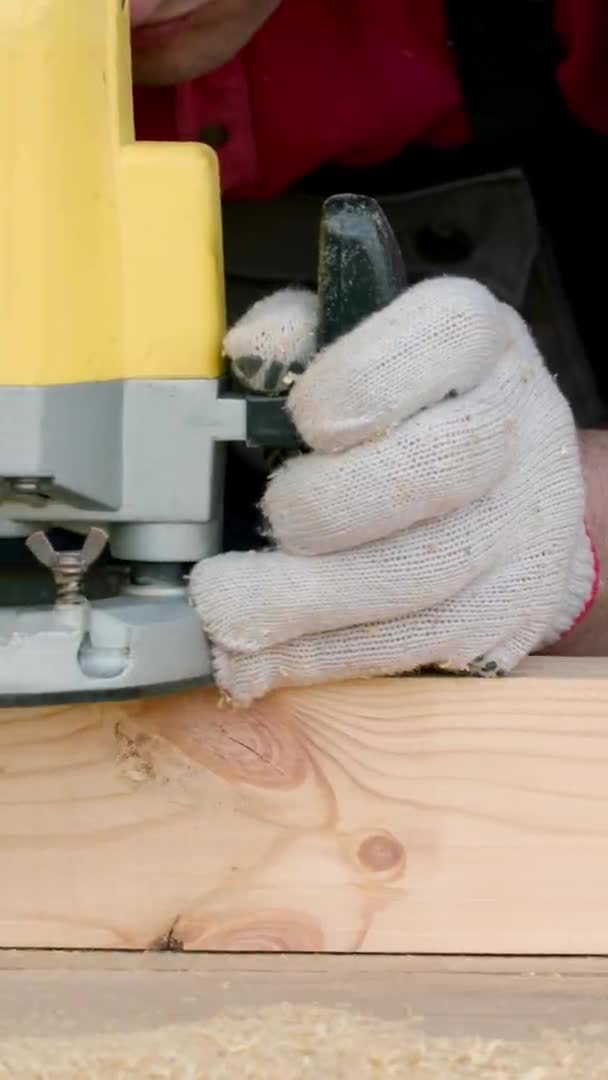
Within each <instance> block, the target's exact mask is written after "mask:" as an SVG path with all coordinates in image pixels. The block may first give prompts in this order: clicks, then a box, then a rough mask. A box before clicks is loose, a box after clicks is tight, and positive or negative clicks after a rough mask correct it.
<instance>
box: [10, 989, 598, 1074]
mask: <svg viewBox="0 0 608 1080" xmlns="http://www.w3.org/2000/svg"><path fill="white" fill-rule="evenodd" d="M0 1077H10V1078H11V1080H106V1078H107V1080H110V1078H113V1080H124V1078H131V1077H145V1078H154V1080H247V1078H248V1077H249V1078H253V1080H300V1078H302V1080H306V1078H310V1080H312V1078H314V1080H342V1078H343V1080H368V1078H369V1080H389V1078H396V1080H397V1078H398V1080H401V1078H404V1080H461V1078H465V1077H469V1078H470V1077H472V1078H475V1080H486V1078H487V1080H606V1078H608V1027H606V1028H605V1029H604V1028H602V1027H601V1026H598V1025H593V1026H591V1025H589V1026H588V1027H587V1028H583V1029H579V1030H578V1031H572V1032H562V1033H560V1032H545V1033H542V1034H539V1035H538V1036H537V1037H535V1038H533V1039H530V1040H529V1041H527V1042H510V1041H504V1040H501V1039H486V1038H484V1039H482V1038H475V1037H471V1036H467V1037H461V1038H440V1037H435V1036H429V1035H426V1034H425V1033H424V1030H423V1028H422V1027H421V1026H420V1025H418V1024H417V1023H416V1022H414V1021H412V1020H411V1019H408V1018H406V1019H404V1020H403V1021H382V1020H378V1019H376V1018H373V1017H371V1016H362V1015H357V1014H356V1013H353V1012H349V1011H342V1010H331V1009H317V1008H309V1007H307V1008H300V1007H295V1006H291V1005H282V1006H278V1007H274V1008H269V1009H263V1010H259V1011H241V1012H235V1013H222V1014H218V1015H217V1016H215V1017H214V1018H213V1019H211V1020H209V1021H206V1022H205V1023H201V1024H197V1025H188V1026H172V1027H166V1028H160V1029H158V1030H155V1031H150V1032H142V1033H139V1034H133V1035H124V1034H123V1035H101V1036H95V1037H88V1038H80V1039H74V1040H71V1041H67V1040H65V1039H61V1040H59V1039H41V1038H38V1039H37V1038H30V1039H12V1040H4V1041H1V1042H0Z"/></svg>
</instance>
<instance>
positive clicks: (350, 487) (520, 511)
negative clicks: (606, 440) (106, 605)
mask: <svg viewBox="0 0 608 1080" xmlns="http://www.w3.org/2000/svg"><path fill="white" fill-rule="evenodd" d="M315 318H316V307H315V303H314V298H311V297H310V295H307V294H305V293H303V294H300V295H299V297H298V294H297V293H294V292H293V291H290V292H287V293H283V294H277V295H276V296H274V297H271V298H269V299H268V300H265V301H262V302H261V303H260V304H258V305H256V307H255V308H254V309H252V311H251V312H249V313H248V315H247V316H246V317H245V318H244V320H242V322H241V323H240V324H237V326H235V327H234V328H233V330H232V331H231V332H230V334H229V335H228V338H227V342H226V347H227V350H228V352H229V354H230V355H231V356H232V357H233V363H234V365H235V367H236V369H237V370H239V365H240V363H241V361H245V363H244V367H245V368H247V358H250V357H251V356H253V355H257V356H261V357H263V358H265V360H266V363H265V364H264V365H263V367H262V368H260V366H259V365H258V366H257V367H256V371H255V372H254V371H250V376H251V378H252V379H253V380H256V379H257V381H258V386H259V385H260V377H261V373H262V376H263V368H267V367H268V364H269V363H270V362H271V360H272V359H274V358H278V359H279V360H281V361H282V362H283V363H285V360H286V358H287V359H289V357H290V355H291V353H290V343H294V350H293V351H295V352H297V359H298V363H299V364H300V366H303V364H304V362H305V360H307V359H308V357H307V356H306V349H307V348H308V350H309V351H310V349H311V348H312V342H313V340H314V325H313V324H314V320H315ZM307 343H308V344H307ZM249 366H250V367H251V365H249ZM253 366H254V367H255V366H256V365H253ZM275 376H276V372H275ZM275 376H273V377H275ZM288 407H289V409H290V411H291V413H292V416H293V418H294V420H295V423H296V424H297V427H298V428H299V430H300V432H301V433H302V436H303V438H304V440H305V441H306V443H307V444H308V446H309V447H311V449H312V451H314V452H312V453H310V454H303V455H299V456H298V457H296V458H293V459H291V460H289V461H287V462H286V463H285V464H284V465H283V466H282V467H281V468H280V469H279V471H278V472H277V473H276V474H275V475H274V476H273V477H272V478H271V480H270V482H269V484H268V487H267V491H266V494H265V497H264V500H263V511H264V514H265V516H266V518H267V520H268V522H269V525H270V528H271V530H272V536H273V539H274V543H275V544H276V550H271V551H265V552H250V553H228V554H224V555H220V556H218V557H216V558H212V559H209V560H207V561H205V562H203V563H201V564H199V565H198V566H197V567H196V568H195V569H194V571H193V573H192V577H191V595H192V598H193V601H194V603H195V605H196V607H197V609H198V611H199V612H200V615H201V619H202V621H203V624H204V628H205V630H206V632H207V634H208V635H209V637H210V639H211V642H212V645H213V655H214V662H215V668H216V676H217V681H218V684H219V685H220V687H222V688H223V690H224V691H225V692H226V693H227V694H228V695H229V696H230V697H231V698H232V699H233V700H235V701H236V702H240V703H244V704H245V703H248V702H250V701H252V700H253V699H255V698H257V697H260V696H262V695H263V694H265V693H266V692H267V691H269V690H270V689H272V688H274V687H278V686H287V685H306V684H312V683H318V682H322V681H329V680H337V679H345V678H350V677H361V676H372V675H380V674H385V675H390V674H396V673H405V672H409V671H412V670H415V669H417V668H419V667H421V666H425V665H431V664H432V665H439V666H441V667H442V668H446V669H451V670H457V671H466V672H471V673H476V674H492V675H497V674H502V673H506V672H508V671H510V670H511V669H512V668H513V667H514V666H515V665H516V664H517V663H518V662H519V661H520V660H521V659H522V658H523V657H524V656H526V655H527V654H528V653H530V652H533V651H537V650H539V649H540V648H541V647H543V646H547V645H548V644H549V643H552V642H554V641H555V640H556V639H557V638H558V637H560V636H561V635H562V634H563V633H564V632H565V631H567V630H568V629H569V628H570V627H571V626H572V625H573V624H574V623H575V622H576V621H577V619H579V618H580V617H581V615H582V613H584V611H585V610H586V608H587V607H588V606H589V605H590V603H591V601H592V598H593V595H594V590H596V587H597V578H598V567H597V559H596V557H595V553H594V550H593V547H592V545H591V542H590V540H589V538H588V536H587V533H586V529H585V522H584V488H583V479H582V473H581V466H580V463H579V455H578V445H577V437H576V431H575V426H574V421H573V418H572V415H571V411H570V408H569V406H568V404H567V402H566V400H565V398H564V397H563V396H562V394H561V392H560V390H559V389H558V387H557V385H556V384H555V382H554V380H553V378H552V377H551V376H550V375H549V373H548V371H547V370H546V368H545V366H544V364H543V361H542V358H541V356H540V355H539V353H538V351H537V349H536V347H535V345H534V343H533V341H532V339H531V337H530V334H529V333H528V331H527V329H526V326H525V325H524V323H523V322H522V320H521V319H520V317H519V316H518V315H517V313H516V312H515V311H514V310H513V309H511V308H509V307H507V306H505V305H503V304H501V303H499V302H498V301H497V300H496V299H495V298H494V297H493V296H492V295H491V293H490V292H488V291H487V290H486V289H485V288H484V287H483V286H481V285H479V284H477V283H475V282H473V281H468V280H461V279H458V278H439V279H435V280H431V281H427V282H424V283H422V284H420V285H417V286H415V287H414V288H411V289H410V290H409V291H407V292H406V293H405V294H403V295H402V296H400V297H399V298H398V299H397V300H395V301H394V302H393V303H392V304H391V305H390V306H389V307H388V308H386V309H384V310H383V311H381V312H380V313H378V314H376V315H374V316H372V317H371V318H370V319H368V320H367V321H366V322H364V323H363V324H362V325H360V326H359V327H357V328H356V329H355V330H354V331H352V332H350V333H349V334H347V335H345V336H344V337H343V338H341V339H340V340H339V341H337V342H336V343H335V344H333V345H332V346H330V347H329V348H327V349H326V350H324V351H323V352H322V353H321V354H319V355H318V356H317V357H315V358H314V359H313V360H312V362H311V363H310V366H308V367H307V368H306V370H305V372H304V374H302V375H301V376H299V377H298V378H297V379H296V381H295V384H294V386H293V389H292V390H291V393H290V396H289V399H288Z"/></svg>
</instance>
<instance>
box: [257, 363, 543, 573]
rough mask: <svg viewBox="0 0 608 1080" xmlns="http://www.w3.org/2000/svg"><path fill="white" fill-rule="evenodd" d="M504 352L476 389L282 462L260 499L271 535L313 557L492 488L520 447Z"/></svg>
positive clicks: (522, 390) (522, 387)
mask: <svg viewBox="0 0 608 1080" xmlns="http://www.w3.org/2000/svg"><path fill="white" fill-rule="evenodd" d="M524 380H525V375H524V374H523V373H522V370H521V367H520V365H519V363H518V358H517V357H516V356H513V355H511V353H510V352H507V353H506V354H505V355H504V356H503V357H502V359H501V360H500V361H499V363H498V364H497V366H496V367H495V369H494V371H493V372H492V374H491V375H490V376H489V378H488V379H486V380H485V382H484V383H482V384H481V385H480V386H478V387H476V388H475V389H474V390H471V391H470V392H469V393H468V394H465V395H463V396H462V397H458V398H453V399H450V400H448V401H444V402H442V403H441V404H439V405H437V406H436V407H435V408H433V409H429V410H428V412H422V413H419V414H418V415H417V416H415V417H413V419H411V420H408V421H406V422H405V423H404V424H402V425H401V426H399V427H397V428H395V429H393V430H392V431H390V432H389V433H388V434H387V435H385V436H384V437H383V438H379V439H376V440H374V441H372V442H370V443H367V444H364V445H363V446H355V447H353V448H352V449H350V450H345V451H344V452H343V453H341V454H327V455H326V454H310V455H304V456H301V457H298V458H293V459H291V460H290V461H288V462H287V463H286V464H285V465H284V466H283V467H282V468H281V469H280V470H279V471H278V472H277V473H276V474H275V476H274V477H273V478H272V480H271V481H270V483H269V485H268V488H267V490H266V493H265V495H264V498H263V501H262V509H263V512H264V514H265V516H266V517H267V519H268V521H269V523H270V528H271V530H272V534H273V537H274V539H275V540H276V542H277V543H278V544H279V545H280V547H282V548H283V549H284V550H286V551H289V552H291V553H292V554H299V555H319V554H327V553H330V552H333V551H341V550H344V549H346V548H351V547H357V546H359V545H361V544H368V543H371V542H373V541H374V540H379V539H382V538H386V537H390V536H394V535H395V534H396V533H397V532H402V531H403V530H404V529H406V528H409V527H411V526H412V525H414V524H416V523H417V522H420V521H425V520H427V519H429V518H435V517H439V516H443V515H445V514H448V513H450V512H452V511H454V510H457V509H459V508H461V507H463V506H466V505H468V504H470V503H471V502H473V501H474V500H475V499H478V498H480V497H481V496H482V495H484V494H486V493H487V492H489V491H491V490H492V489H493V488H495V487H496V486H497V485H498V483H499V482H500V481H501V479H502V478H503V477H504V476H505V475H506V473H507V471H508V470H509V469H510V467H511V466H512V465H513V462H514V460H515V457H516V453H517V446H518V439H519V425H520V424H521V423H523V422H524V421H523V419H522V417H521V416H520V415H519V414H520V412H521V410H520V408H519V403H520V399H521V396H522V394H526V393H528V390H527V384H526V383H525V381H524Z"/></svg>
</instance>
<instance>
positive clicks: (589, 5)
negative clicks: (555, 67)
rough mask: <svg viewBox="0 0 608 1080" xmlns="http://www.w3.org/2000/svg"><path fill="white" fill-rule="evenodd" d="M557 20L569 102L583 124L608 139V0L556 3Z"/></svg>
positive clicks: (557, 0)
mask: <svg viewBox="0 0 608 1080" xmlns="http://www.w3.org/2000/svg"><path fill="white" fill-rule="evenodd" d="M555 18H556V23H555V25H556V30H557V34H558V36H559V39H560V41H561V44H562V47H563V50H564V60H563V61H562V63H561V65H560V68H559V82H560V85H561V88H562V92H563V94H564V97H565V99H566V102H567V104H568V106H569V107H570V109H571V110H572V112H573V113H574V115H575V116H576V117H577V119H578V120H579V121H580V122H581V123H582V124H584V125H585V126H586V127H589V128H593V129H594V130H595V131H597V132H599V133H600V134H602V135H608V0H555Z"/></svg>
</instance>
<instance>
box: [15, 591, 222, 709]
mask: <svg viewBox="0 0 608 1080" xmlns="http://www.w3.org/2000/svg"><path fill="white" fill-rule="evenodd" d="M212 681H213V680H212V670H211V658H210V653H209V646H208V643H207V640H206V638H205V635H204V633H203V630H202V627H201V622H200V618H199V616H198V615H197V614H196V612H195V611H194V609H193V608H192V607H191V606H190V604H189V603H188V599H187V597H186V595H185V593H184V594H180V593H177V592H176V595H175V597H172V598H168V597H166V596H164V597H162V598H161V597H156V596H150V597H147V596H131V595H128V594H125V595H121V596H118V597H112V598H110V599H107V600H100V601H97V602H95V603H93V604H91V603H88V602H84V603H82V604H78V605H73V606H61V605H59V606H55V607H50V606H49V607H30V608H4V609H3V610H1V611H0V687H1V692H0V704H2V705H5V706H6V705H13V706H14V705H35V704H48V703H50V702H52V703H56V704H60V703H72V702H76V701H95V700H108V699H114V700H119V699H123V700H127V699H129V698H133V697H145V696H148V695H157V694H159V693H165V692H166V693H171V692H175V691H176V690H177V689H183V688H184V686H194V685H204V684H207V683H211V682H212Z"/></svg>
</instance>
